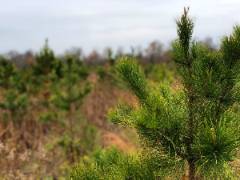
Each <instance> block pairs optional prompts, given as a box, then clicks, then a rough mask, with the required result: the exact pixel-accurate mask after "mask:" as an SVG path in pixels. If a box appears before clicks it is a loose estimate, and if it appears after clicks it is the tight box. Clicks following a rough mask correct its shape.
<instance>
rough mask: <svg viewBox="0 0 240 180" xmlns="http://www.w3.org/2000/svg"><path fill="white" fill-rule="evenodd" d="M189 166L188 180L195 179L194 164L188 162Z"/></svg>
mask: <svg viewBox="0 0 240 180" xmlns="http://www.w3.org/2000/svg"><path fill="white" fill-rule="evenodd" d="M188 165H189V180H195V179H196V171H195V163H194V162H193V161H190V162H188Z"/></svg>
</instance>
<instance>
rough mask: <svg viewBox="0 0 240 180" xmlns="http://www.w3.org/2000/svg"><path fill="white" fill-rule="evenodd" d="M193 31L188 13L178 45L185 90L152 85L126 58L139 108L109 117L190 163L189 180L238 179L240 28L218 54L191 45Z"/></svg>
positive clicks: (122, 67) (123, 71)
mask: <svg viewBox="0 0 240 180" xmlns="http://www.w3.org/2000/svg"><path fill="white" fill-rule="evenodd" d="M193 27H194V24H193V21H192V20H191V19H190V18H189V16H188V10H187V9H184V14H183V15H182V17H181V18H180V19H179V20H178V21H177V32H178V36H179V38H178V39H177V40H176V42H175V43H174V44H173V59H174V61H175V63H176V65H177V69H178V70H179V76H180V78H181V82H182V85H183V88H182V89H181V90H177V91H176V90H174V89H172V88H170V87H166V86H164V85H161V86H159V87H158V88H156V87H153V86H151V85H150V84H149V83H148V81H147V80H146V79H145V77H144V73H143V71H142V70H141V69H140V68H139V66H138V65H137V63H136V61H135V60H133V59H132V58H128V57H125V58H122V59H121V60H120V61H119V62H118V65H117V70H118V72H119V73H120V75H121V77H122V78H123V79H124V80H125V81H126V83H127V84H128V86H129V87H130V89H131V90H132V91H133V93H134V94H135V95H136V96H137V97H138V98H139V102H140V106H139V107H138V108H133V107H129V106H126V105H120V106H119V107H118V108H117V109H116V110H114V111H112V112H111V113H110V119H111V120H112V121H113V122H115V123H121V124H123V125H127V126H130V127H133V128H135V129H136V130H137V132H138V134H139V136H140V138H141V139H142V140H143V144H144V147H151V148H153V149H154V150H156V151H158V152H159V154H165V155H167V156H168V157H169V159H171V160H173V161H175V162H178V163H176V165H177V166H179V163H182V164H183V165H184V164H185V163H187V165H188V172H189V178H190V179H197V178H199V177H202V178H204V177H208V178H223V177H224V178H230V175H232V176H233V177H234V174H233V172H232V171H231V167H230V165H229V163H230V162H231V161H232V160H233V159H234V158H235V155H236V153H237V150H238V148H239V140H240V137H239V129H240V123H239V118H240V117H239V115H240V114H239V110H238V107H239V105H238V101H239V83H238V75H239V69H240V68H239V60H240V53H239V52H240V27H238V26H236V27H235V28H234V32H233V34H232V35H230V36H229V37H225V38H224V39H223V41H222V45H221V48H220V49H219V50H217V51H211V50H209V49H208V48H207V47H205V46H203V45H202V44H201V43H197V42H195V41H192V33H193ZM179 159H180V160H181V161H179ZM161 168H163V167H161ZM182 174H184V171H183V172H182ZM235 176H236V175H235ZM178 178H180V177H178Z"/></svg>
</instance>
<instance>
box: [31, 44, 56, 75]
mask: <svg viewBox="0 0 240 180" xmlns="http://www.w3.org/2000/svg"><path fill="white" fill-rule="evenodd" d="M55 65H56V58H55V55H54V52H53V51H52V50H51V49H50V48H49V45H48V40H46V42H45V44H44V46H43V48H42V49H41V51H40V53H39V54H37V56H36V65H35V66H34V73H35V74H36V75H47V74H49V73H51V72H52V70H53V69H54V68H55Z"/></svg>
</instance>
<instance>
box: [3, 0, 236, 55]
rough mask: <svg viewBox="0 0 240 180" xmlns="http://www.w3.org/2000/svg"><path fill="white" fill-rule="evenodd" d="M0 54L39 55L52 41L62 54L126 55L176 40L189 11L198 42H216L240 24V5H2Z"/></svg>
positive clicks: (225, 0)
mask: <svg viewBox="0 0 240 180" xmlns="http://www.w3.org/2000/svg"><path fill="white" fill-rule="evenodd" d="M0 2H1V6H0V52H6V51H8V50H10V49H15V50H18V51H20V52H23V51H25V50H27V49H32V50H34V51H37V50H38V49H39V48H40V47H41V46H42V45H43V43H44V39H45V38H47V37H48V38H49V41H50V46H51V47H52V48H53V49H54V50H55V51H57V52H58V53H61V52H63V51H64V50H66V49H69V48H71V47H82V48H83V49H84V51H87V52H88V51H90V50H92V49H98V50H102V49H103V48H104V47H106V46H110V47H113V48H117V47H119V46H121V47H123V48H124V49H125V50H128V49H130V47H131V46H137V45H140V46H142V47H145V46H146V45H147V44H148V43H149V42H151V41H153V40H158V41H161V42H163V43H164V44H165V45H167V44H169V42H171V40H173V39H174V38H176V27H175V19H176V18H178V17H179V16H180V14H181V12H182V10H183V7H184V6H190V14H191V15H192V16H193V18H194V21H195V31H194V37H195V38H197V39H202V38H205V37H212V38H213V39H214V41H215V42H218V41H219V39H220V38H221V37H222V36H223V35H225V34H229V33H230V32H231V30H232V27H233V25H236V24H238V23H240V0H21V1H20V0H0Z"/></svg>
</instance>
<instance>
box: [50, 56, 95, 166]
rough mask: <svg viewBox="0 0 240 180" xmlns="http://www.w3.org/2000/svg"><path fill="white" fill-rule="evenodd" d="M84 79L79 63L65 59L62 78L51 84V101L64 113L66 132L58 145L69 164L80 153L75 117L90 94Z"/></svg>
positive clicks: (72, 59)
mask: <svg viewBox="0 0 240 180" xmlns="http://www.w3.org/2000/svg"><path fill="white" fill-rule="evenodd" d="M84 72H85V71H84ZM85 78H86V74H85V73H83V69H82V67H81V65H80V64H79V62H78V61H77V60H75V59H74V58H72V57H67V58H66V61H65V63H64V66H63V78H61V79H59V80H58V81H54V82H53V88H52V89H53V96H52V98H51V101H52V103H53V104H54V105H55V106H56V107H57V108H58V109H59V110H62V111H64V112H66V116H65V117H66V121H65V122H64V124H65V125H66V128H67V131H66V133H65V136H64V137H65V139H62V140H61V142H60V145H62V146H64V148H66V151H67V154H68V156H69V160H70V162H75V160H76V158H77V157H78V156H79V154H80V151H81V147H80V142H79V138H77V137H76V131H77V129H76V127H77V126H76V123H77V121H76V118H77V117H76V115H77V109H79V107H80V106H81V104H82V100H83V98H84V97H85V96H86V95H87V94H88V93H89V92H90V86H89V84H88V83H85V82H84V81H83V79H85Z"/></svg>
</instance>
